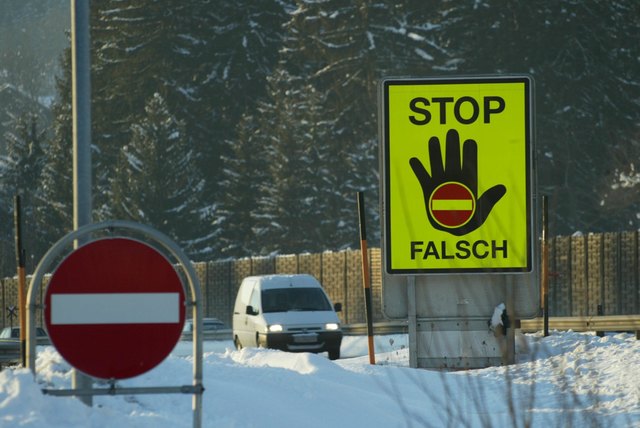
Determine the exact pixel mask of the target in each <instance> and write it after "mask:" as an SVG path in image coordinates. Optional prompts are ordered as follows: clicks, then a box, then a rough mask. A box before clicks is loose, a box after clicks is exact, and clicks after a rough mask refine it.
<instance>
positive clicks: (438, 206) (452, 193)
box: [429, 181, 476, 228]
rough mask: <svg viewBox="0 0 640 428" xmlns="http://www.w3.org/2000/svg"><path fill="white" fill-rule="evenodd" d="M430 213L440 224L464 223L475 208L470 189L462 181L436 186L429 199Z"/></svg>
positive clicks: (453, 224)
mask: <svg viewBox="0 0 640 428" xmlns="http://www.w3.org/2000/svg"><path fill="white" fill-rule="evenodd" d="M429 202H430V205H429V209H430V211H431V215H432V216H433V218H434V219H435V221H437V222H438V223H439V224H440V225H441V226H444V227H450V228H455V227H460V226H463V225H465V224H466V223H467V222H468V221H469V220H471V217H473V213H474V212H475V208H476V201H475V198H474V196H473V193H471V190H469V188H468V187H467V186H465V185H464V184H462V183H457V182H452V181H450V182H447V183H443V184H441V185H440V186H438V187H437V188H436V189H435V190H434V191H433V193H432V194H431V200H430V201H429Z"/></svg>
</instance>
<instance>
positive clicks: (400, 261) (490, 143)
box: [381, 76, 532, 274]
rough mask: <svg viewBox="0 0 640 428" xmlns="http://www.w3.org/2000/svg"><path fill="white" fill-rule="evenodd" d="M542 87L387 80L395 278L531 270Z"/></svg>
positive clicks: (385, 138) (387, 213)
mask: <svg viewBox="0 0 640 428" xmlns="http://www.w3.org/2000/svg"><path fill="white" fill-rule="evenodd" d="M531 90H532V81H531V79H530V78H529V77H527V76H509V77H482V78H461V79H422V80H416V79H405V80H394V79H388V80H384V81H383V82H382V84H381V98H382V99H381V106H382V108H383V111H382V120H383V123H382V135H381V139H382V144H383V158H384V161H383V168H384V171H383V174H382V175H383V181H384V182H383V187H384V202H383V206H384V223H385V224H384V234H385V236H384V241H385V259H386V268H387V271H388V272H389V273H399V274H409V273H439V272H441V273H447V272H528V271H531V269H532V267H531V258H532V256H531V252H532V250H531V248H532V243H531V221H532V215H531V210H532V203H531V192H532V191H531V186H532V178H531V156H532V135H531V134H532V130H531V127H532V107H531V104H532V97H531Z"/></svg>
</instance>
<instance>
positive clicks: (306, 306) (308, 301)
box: [262, 288, 333, 313]
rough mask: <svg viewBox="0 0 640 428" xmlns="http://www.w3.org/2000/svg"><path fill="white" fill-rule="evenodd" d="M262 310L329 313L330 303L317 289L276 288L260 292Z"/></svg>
mask: <svg viewBox="0 0 640 428" xmlns="http://www.w3.org/2000/svg"><path fill="white" fill-rule="evenodd" d="M262 310H263V311H264V312H265V313H267V312H288V311H331V310H333V308H332V307H331V303H329V300H328V299H327V297H326V296H325V294H324V293H323V292H322V290H321V289H319V288H276V289H271V290H263V291H262Z"/></svg>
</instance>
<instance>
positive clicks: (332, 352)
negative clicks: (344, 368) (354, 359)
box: [329, 348, 340, 360]
mask: <svg viewBox="0 0 640 428" xmlns="http://www.w3.org/2000/svg"><path fill="white" fill-rule="evenodd" d="M329 359H330V360H339V359H340V348H332V349H329Z"/></svg>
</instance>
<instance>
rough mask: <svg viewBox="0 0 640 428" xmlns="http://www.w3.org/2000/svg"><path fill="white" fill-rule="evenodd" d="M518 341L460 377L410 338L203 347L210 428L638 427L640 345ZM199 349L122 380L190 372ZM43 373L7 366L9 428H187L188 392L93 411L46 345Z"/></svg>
mask: <svg viewBox="0 0 640 428" xmlns="http://www.w3.org/2000/svg"><path fill="white" fill-rule="evenodd" d="M520 339H521V340H519V346H518V352H519V354H518V360H519V362H518V364H516V365H514V366H510V367H506V368H505V367H496V368H488V369H483V370H470V371H461V372H439V371H430V370H415V369H410V368H408V351H407V340H408V339H407V337H406V336H405V335H393V336H380V337H376V360H377V365H375V366H372V365H369V364H368V361H369V359H368V357H367V348H366V346H367V345H366V342H367V341H366V338H364V337H346V338H345V340H344V343H343V347H342V357H343V358H342V359H340V360H338V361H330V360H329V359H328V358H327V357H326V356H325V355H313V354H287V353H284V352H280V351H274V350H266V349H244V350H242V351H235V350H234V349H233V348H232V344H231V342H206V343H205V354H204V385H205V387H206V391H205V393H204V398H203V402H204V413H203V426H204V427H216V428H224V427H229V428H231V427H234V428H236V427H266V428H271V427H278V428H281V427H305V428H313V427H322V428H324V427H332V428H339V427H374V428H375V427H384V428H387V427H460V426H462V427H465V426H469V427H485V426H500V427H505V426H509V427H511V426H518V427H520V426H533V427H544V428H552V427H569V426H574V427H584V426H601V427H640V341H639V340H636V339H635V337H634V336H632V335H630V334H615V335H608V336H606V337H604V338H600V337H597V336H595V335H593V334H579V333H575V332H553V334H552V335H551V336H549V337H547V338H544V337H542V336H541V335H539V334H533V335H525V336H522V337H521V338H520ZM190 353H191V344H190V343H183V342H181V343H179V344H178V345H177V346H176V349H175V350H174V352H173V353H172V355H171V356H170V357H169V358H167V359H166V360H165V361H164V362H163V363H162V364H160V365H159V366H158V367H156V368H155V369H153V370H152V371H150V372H148V373H146V374H144V375H142V376H139V377H137V378H133V379H129V380H126V381H122V382H119V384H120V385H122V386H177V385H184V384H190V383H191V379H192V374H191V373H192V363H191V357H190ZM37 367H38V369H37V371H38V376H37V380H36V381H34V380H33V376H32V375H31V373H30V372H29V371H27V370H25V369H5V370H3V371H2V372H0V427H64V428H67V427H95V428H102V427H105V428H106V427H121V428H125V427H140V428H158V427H167V428H175V427H190V426H192V411H191V396H190V395H179V394H166V395H139V396H126V395H123V396H99V397H95V398H94V406H93V407H92V408H89V407H86V406H85V405H83V404H82V403H80V402H79V401H78V400H76V399H74V398H66V397H51V396H45V395H43V394H42V393H41V389H42V388H44V387H47V388H69V387H70V385H71V374H70V366H69V365H68V364H67V363H66V362H65V361H63V360H62V359H61V357H60V356H59V354H58V353H57V352H56V351H55V350H54V349H53V348H52V347H43V348H39V351H38V358H37Z"/></svg>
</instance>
